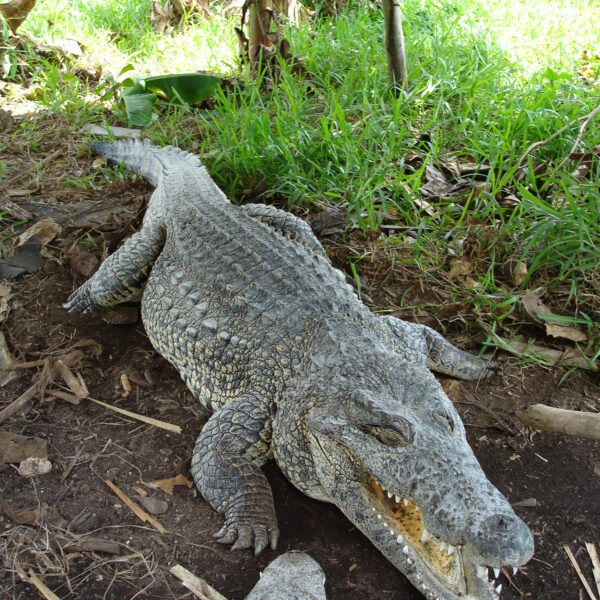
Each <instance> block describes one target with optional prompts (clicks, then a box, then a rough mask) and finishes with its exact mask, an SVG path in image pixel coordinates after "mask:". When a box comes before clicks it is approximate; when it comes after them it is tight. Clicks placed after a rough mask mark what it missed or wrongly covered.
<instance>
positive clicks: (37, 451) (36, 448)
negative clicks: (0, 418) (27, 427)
mask: <svg viewBox="0 0 600 600" xmlns="http://www.w3.org/2000/svg"><path fill="white" fill-rule="evenodd" d="M47 456H48V442H47V441H46V440H44V439H42V438H37V437H33V438H32V437H26V436H24V435H19V434H18V433H11V432H9V431H0V462H5V463H12V462H21V461H23V460H25V459H27V458H46V457H47Z"/></svg>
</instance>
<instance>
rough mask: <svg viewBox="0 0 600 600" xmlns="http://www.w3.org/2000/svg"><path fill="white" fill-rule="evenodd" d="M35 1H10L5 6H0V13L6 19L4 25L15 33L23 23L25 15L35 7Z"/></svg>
mask: <svg viewBox="0 0 600 600" xmlns="http://www.w3.org/2000/svg"><path fill="white" fill-rule="evenodd" d="M35 2H36V0H12V1H11V2H7V3H6V4H0V13H1V14H2V16H3V17H4V18H5V19H6V24H7V25H8V27H9V28H10V30H11V31H12V32H13V33H15V32H16V31H17V29H19V27H20V26H21V24H22V23H24V22H25V19H26V18H27V15H28V14H29V13H30V12H31V9H32V8H33V7H34V6H35Z"/></svg>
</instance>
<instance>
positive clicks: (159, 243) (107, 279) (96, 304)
mask: <svg viewBox="0 0 600 600" xmlns="http://www.w3.org/2000/svg"><path fill="white" fill-rule="evenodd" d="M163 245H164V233H163V231H162V229H160V228H158V227H144V228H143V229H142V230H141V231H138V232H137V233H135V234H133V235H132V236H131V237H130V238H129V239H128V240H126V241H125V243H124V244H123V245H122V246H121V247H120V248H119V249H118V250H117V251H116V252H115V253H114V254H111V255H110V256H109V257H108V258H107V259H106V260H105V261H104V262H103V263H102V264H101V265H100V268H99V269H98V270H97V271H96V273H94V276H93V277H92V278H91V279H88V280H87V281H86V282H85V283H84V284H83V285H82V286H81V287H79V288H78V289H77V290H75V291H74V292H73V293H72V294H71V295H70V296H69V300H68V301H67V303H66V304H64V307H65V308H66V309H67V310H68V311H69V312H82V313H84V314H85V313H89V312H92V311H94V310H98V309H101V308H109V307H111V306H115V305H116V304H120V303H121V302H128V301H136V300H139V299H140V298H141V295H142V291H143V289H144V285H145V283H146V280H147V279H148V274H149V273H150V269H151V268H152V265H153V264H154V261H155V260H156V258H157V257H158V255H159V254H160V251H161V250H162V247H163Z"/></svg>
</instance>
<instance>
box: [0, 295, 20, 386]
mask: <svg viewBox="0 0 600 600" xmlns="http://www.w3.org/2000/svg"><path fill="white" fill-rule="evenodd" d="M0 307H1V304H0ZM1 316H2V310H1V308H0V321H1V320H2V318H1ZM14 362H15V360H14V358H13V355H12V354H11V353H10V350H9V349H8V346H7V345H6V338H5V337H4V333H2V332H1V331H0V386H5V385H6V384H7V383H9V382H10V381H12V380H13V379H17V378H18V377H19V374H18V373H17V372H16V371H13V370H12V369H11V366H12V365H13V364H14Z"/></svg>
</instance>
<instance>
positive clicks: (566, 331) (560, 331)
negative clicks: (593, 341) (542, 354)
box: [546, 322, 588, 342]
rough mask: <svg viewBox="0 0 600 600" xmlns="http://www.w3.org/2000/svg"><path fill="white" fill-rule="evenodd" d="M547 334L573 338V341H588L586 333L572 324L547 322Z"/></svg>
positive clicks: (568, 338) (567, 338)
mask: <svg viewBox="0 0 600 600" xmlns="http://www.w3.org/2000/svg"><path fill="white" fill-rule="evenodd" d="M546 334H547V335H551V336H552V337H556V338H563V339H566V340H571V341H572V342H587V339H588V336H587V334H586V333H584V332H583V331H581V330H580V329H577V328H576V327H573V326H571V325H558V324H557V323H548V322H547V323H546Z"/></svg>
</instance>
